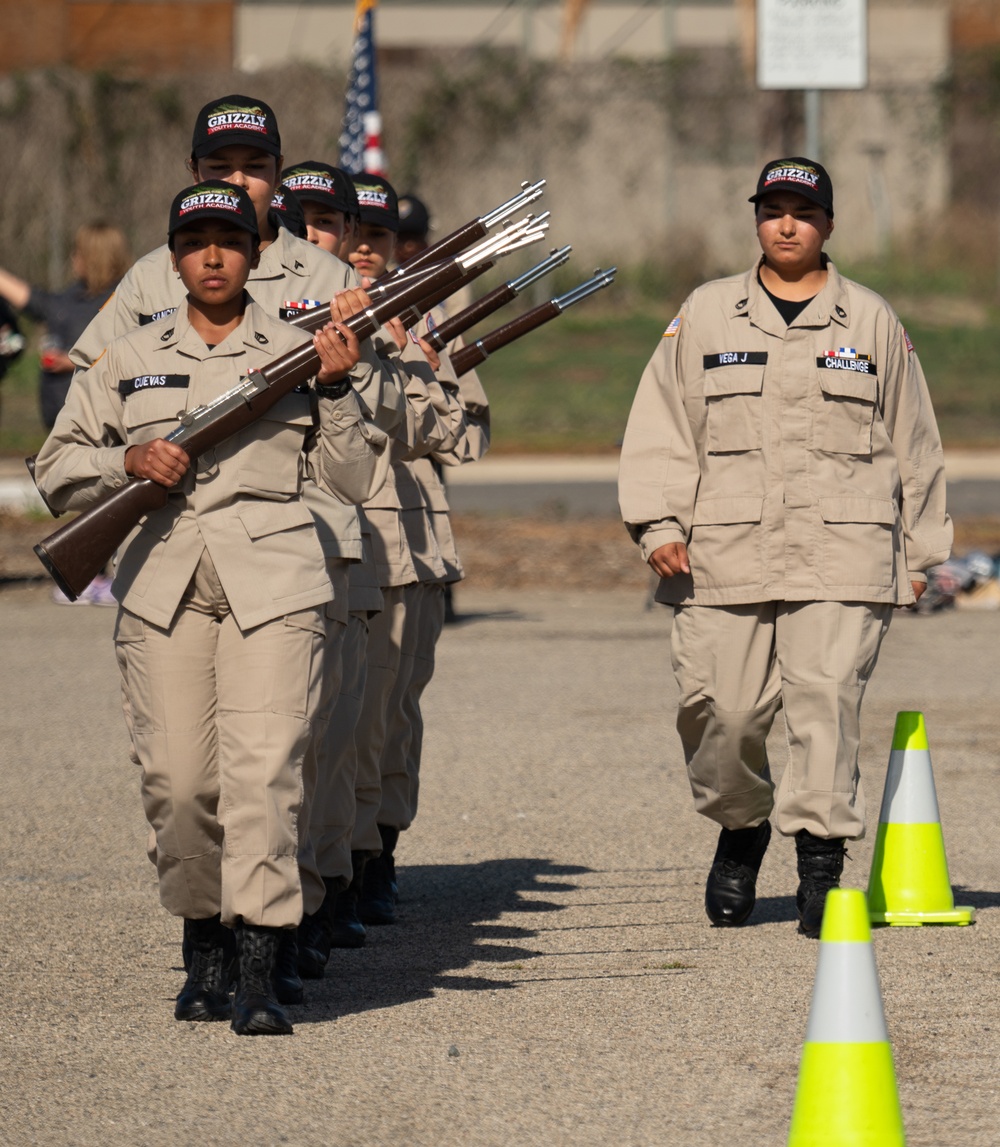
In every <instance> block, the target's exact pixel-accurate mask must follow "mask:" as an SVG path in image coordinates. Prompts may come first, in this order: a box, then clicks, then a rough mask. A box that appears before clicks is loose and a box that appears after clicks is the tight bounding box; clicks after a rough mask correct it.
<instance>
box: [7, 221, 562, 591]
mask: <svg viewBox="0 0 1000 1147" xmlns="http://www.w3.org/2000/svg"><path fill="white" fill-rule="evenodd" d="M546 226H547V224H545V223H542V224H539V223H538V221H537V220H535V219H533V218H532V217H531V216H528V217H527V218H526V219H524V220H522V221H521V222H520V223H518V224H515V225H514V226H512V227H510V228H507V229H506V230H505V231H503V232H502V233H501V234H499V235H496V236H494V237H492V238H491V239H487V240H486V241H485V242H483V243H481V244H479V246H477V247H475V248H473V249H472V250H471V251H468V252H467V253H466V254H465V255H456V256H453V257H452V258H451V259H448V260H445V261H444V262H442V263H440V264H438V265H437V269H436V270H434V271H433V272H429V273H428V274H427V275H423V276H419V277H417V278H416V279H415V280H413V281H407V282H406V283H404V284H403V285H402V286H401V287H400V289H399V290H398V291H394V292H393V293H392V294H391V295H390V297H388V298H386V299H383V300H382V301H381V302H379V303H377V304H373V305H372V306H371V307H368V308H366V309H365V310H363V311H360V312H359V313H358V314H356V315H353V316H352V317H351V318H350V319H348V320H347V326H349V327H350V329H351V330H352V331H353V332H354V334H355V335H357V336H358V338H359V339H366V338H368V336H369V335H371V334H373V333H374V331H376V330H377V329H378V327H379V326H380V325H381V324H382V322H383V320H385V319H388V318H392V317H393V316H394V315H396V314H398V313H399V312H400V311H401V310H404V309H405V308H406V307H408V306H410V305H411V304H412V303H415V302H420V301H422V300H423V299H425V298H426V297H427V296H428V295H431V294H432V293H435V292H437V293H440V292H441V290H442V289H443V288H444V287H445V286H446V285H448V284H455V283H456V282H457V281H458V280H460V279H461V277H462V276H463V275H464V274H465V272H466V271H468V270H471V269H472V268H473V267H475V266H477V265H478V264H479V263H480V262H483V261H488V260H492V259H496V258H499V257H500V256H501V255H506V254H508V253H509V252H510V251H512V250H517V249H518V248H520V247H523V246H525V245H526V244H527V243H530V242H535V241H536V240H538V239H541V238H542V237H543V235H544V234H545V229H546ZM309 314H310V316H311V321H310V322H309V323H308V324H306V323H302V324H300V325H301V326H303V327H305V329H308V330H319V329H320V328H321V327H323V326H324V325H325V324H326V322H327V321H328V316H329V312H328V311H326V309H325V308H319V307H317V308H315V310H313V311H311V312H309ZM318 366H319V355H318V354H317V352H316V349H315V347H314V346H313V344H312V343H311V342H309V343H306V344H305V345H304V346H301V347H297V348H296V349H295V350H293V351H289V353H288V354H284V355H281V356H280V357H279V358H276V359H275V360H274V361H273V362H271V363H269V364H268V365H267V366H265V367H263V368H261V369H260V370H253V371H251V372H250V373H249V374H248V375H247V376H246V378H245V379H243V380H242V381H241V382H240V383H239V385H237V386H235V387H233V389H232V390H229V391H227V392H226V393H225V394H223V395H221V396H220V397H219V398H217V399H215V400H214V401H212V402H210V403H208V404H207V405H205V406H199V407H196V408H195V409H194V410H187V411H183V410H182V411H180V412H179V414H178V416H177V417H178V422H179V425H178V426H177V428H176V429H175V430H173V431H172V432H171V433H170V434H168V435H167V436H166V439H167V441H168V442H175V443H177V445H178V446H182V447H183V448H184V450H185V451H186V452H187V454H188V455H189V457H190V458H191V461H192V462H193V461H194V460H195V459H196V458H197V457H198V455H200V454H202V453H204V452H205V451H206V450H210V449H212V448H213V447H215V446H218V445H219V443H221V442H223V441H225V440H226V439H227V438H229V437H231V436H232V435H233V434H236V433H238V432H239V431H240V430H242V429H243V428H244V427H246V426H249V425H250V424H251V423H252V422H254V421H255V420H256V419H258V418H259V417H260V416H261V415H262V414H264V413H265V412H266V411H267V410H269V409H270V408H271V407H272V406H274V404H275V403H276V402H278V401H279V400H280V399H281V398H283V397H284V396H285V395H286V394H288V393H290V392H291V391H292V390H294V389H295V388H296V387H297V386H300V385H301V384H302V383H305V382H307V381H308V379H310V378H311V377H312V376H313V375H314V374H315V373H316V370H317V368H318ZM33 462H34V459H29V469H30V470H32V472H33V465H32V464H33ZM169 494H170V490H169V489H168V488H167V487H166V486H161V485H160V484H159V483H158V482H154V481H152V479H149V478H132V479H130V481H128V482H127V483H126V484H125V485H124V486H121V487H119V489H117V490H115V491H114V492H113V493H111V494H109V495H108V496H107V497H106V498H104V499H102V500H101V501H100V502H98V503H97V504H96V505H94V506H91V507H90V508H89V509H87V510H85V511H84V512H83V513H82V514H80V516H79V517H77V518H75V519H74V520H73V521H71V522H69V523H68V524H67V525H65V526H63V527H62V528H61V529H58V530H56V532H55V533H54V534H50V535H49V537H47V538H45V539H44V540H43V541H41V542H39V543H38V545H37V546H35V547H34V550H35V553H36V554H37V555H38V558H39V560H40V561H41V563H42V565H44V566H45V568H46V569H47V570H48V572H49V573H50V574H51V575H52V578H53V580H54V581H55V582H56V584H57V585H58V586H59V588H60V589H61V590H62V591H63V593H65V594H66V596H67V597H68V598H69V599H70V600H71V601H72V600H75V599H76V598H77V596H78V595H79V594H80V593H82V592H83V590H84V589H85V588H86V587H87V586H88V585H89V584H90V582H91V581H92V580H93V579H94V578H95V577H96V576H97V574H98V573H100V571H101V570H102V569H103V568H104V567H105V565H106V564H107V563H108V561H109V560H110V559H111V557H112V555H113V554H114V552H115V550H117V549H118V547H119V546H120V545H121V544H122V543H123V542H124V541H125V539H126V538H127V537H128V535H129V534H130V533H131V531H132V530H133V529H134V528H135V526H136V525H137V524H138V523H139V521H140V520H141V519H142V518H143V517H145V516H146V515H147V514H149V513H150V512H152V511H153V510H157V509H160V508H161V507H163V506H165V505H166V503H167V498H168V496H169Z"/></svg>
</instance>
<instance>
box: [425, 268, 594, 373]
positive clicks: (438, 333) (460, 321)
mask: <svg viewBox="0 0 1000 1147" xmlns="http://www.w3.org/2000/svg"><path fill="white" fill-rule="evenodd" d="M572 250H573V248H572V247H561V248H560V249H559V250H558V251H557V250H555V248H553V250H552V254H551V255H549V257H548V258H547V259H543V260H542V262H541V263H538V264H536V266H534V267H532V268H531V270H530V271H525V272H524V274H523V275H520V276H519V277H518V278H516V279H508V281H507V282H506V283H502V284H501V285H500V286H499V287H494V288H493V290H492V291H490V292H489V294H486V295H483V297H482V298H481V299H477V300H476V302H474V303H473V304H472V306H471V307H466V308H465V310H464V311H460V312H459V313H458V314H457V315H455V317H454V318H452V319H448V321H447V322H444V323H442V324H441V325H440V326H439V327H435V329H434V330H432V331H430V332H429V333H428V335H427V336H426V338H427V341H428V342H429V343H430V344H431V346H432V347H433V348H434V349H435V350H443V349H444V348H445V347H446V346H447V345H448V343H450V342H451V340H452V339H454V338H458V336H459V335H460V334H462V333H463V332H464V331H467V330H468V329H469V328H470V327H474V326H475V325H476V323H479V322H482V320H483V319H485V318H486V316H487V315H491V314H493V312H494V311H497V310H499V309H500V308H501V307H502V306H504V305H505V304H506V303H509V302H510V301H511V299H516V298H517V296H518V295H519V294H520V293H521V292H522V291H523V290H525V289H526V288H528V287H530V286H531V284H532V283H537V282H538V280H539V279H541V278H542V277H543V276H545V275H547V274H548V273H549V271H554V270H555V269H556V267H561V266H562V265H563V263H565V262H566V260H567V259H568V258H569V253H570V251H572Z"/></svg>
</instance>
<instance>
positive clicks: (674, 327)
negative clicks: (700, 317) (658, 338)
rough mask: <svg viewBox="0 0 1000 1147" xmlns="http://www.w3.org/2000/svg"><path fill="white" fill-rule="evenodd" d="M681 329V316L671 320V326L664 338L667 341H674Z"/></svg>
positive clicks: (664, 333) (665, 332)
mask: <svg viewBox="0 0 1000 1147" xmlns="http://www.w3.org/2000/svg"><path fill="white" fill-rule="evenodd" d="M680 329H681V316H680V315H675V316H674V318H672V319H671V320H670V325H669V326H668V327H667V329H666V330H665V331H664V332H663V337H664V338H665V339H672V338H673V337H674V335H676V334H677V332H678V331H679V330H680Z"/></svg>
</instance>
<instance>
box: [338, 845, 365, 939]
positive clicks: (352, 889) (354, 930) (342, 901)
mask: <svg viewBox="0 0 1000 1147" xmlns="http://www.w3.org/2000/svg"><path fill="white" fill-rule="evenodd" d="M370 855H371V854H370V853H368V852H364V851H353V852H352V853H351V869H352V872H353V875H352V876H351V883H350V884H348V886H347V887H346V888H345V889H344V890H343V891H342V892H339V893H337V896H336V898H335V899H334V902H333V913H332V916H331V920H330V943H331V945H332V947H334V948H361V947H363V946H364V942H365V937H366V936H367V933H366V932H365V926H364V924H362V923H361V918H360V917H359V916H358V898H359V897H360V895H361V888H362V885H363V884H364V879H365V867H366V865H367V864H368V857H369V856H370Z"/></svg>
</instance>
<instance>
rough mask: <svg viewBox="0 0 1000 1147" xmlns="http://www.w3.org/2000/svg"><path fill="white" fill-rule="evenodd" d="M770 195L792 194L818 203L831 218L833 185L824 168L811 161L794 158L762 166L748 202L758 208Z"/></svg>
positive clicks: (773, 160) (800, 157) (799, 157)
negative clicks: (791, 192)
mask: <svg viewBox="0 0 1000 1147" xmlns="http://www.w3.org/2000/svg"><path fill="white" fill-rule="evenodd" d="M769 191H794V192H796V193H797V194H798V195H804V196H805V197H806V199H811V200H812V201H813V203H818V204H819V205H820V207H822V208H823V210H824V211H825V212H826V213H827V215H829V216H831V217H832V216H833V183H832V182H831V180H830V176H829V175H828V174H827V170H826V168H825V167H824V166H823V165H822V164H821V163H817V162H816V161H815V160H813V159H805V158H803V157H802V156H801V155H793V156H792V157H791V159H772V160H771V162H770V163H766V164H764V169H763V171H761V173H760V178H759V179H758V180H757V192H756V194H755V195H751V196H750V202H751V203H753V204H757V203H759V202H760V201H761V199H762V198H763V197H764V196H765V195H767V193H768V192H769Z"/></svg>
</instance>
